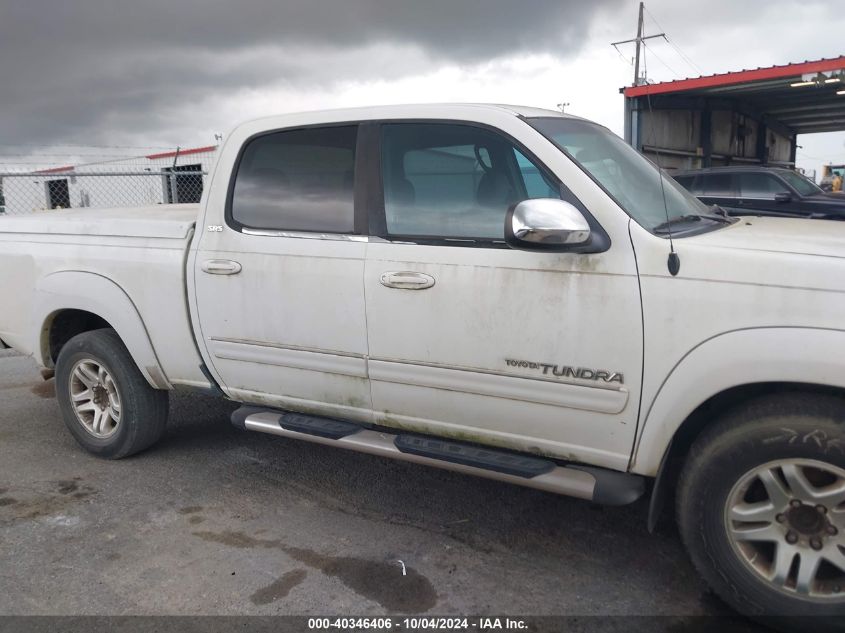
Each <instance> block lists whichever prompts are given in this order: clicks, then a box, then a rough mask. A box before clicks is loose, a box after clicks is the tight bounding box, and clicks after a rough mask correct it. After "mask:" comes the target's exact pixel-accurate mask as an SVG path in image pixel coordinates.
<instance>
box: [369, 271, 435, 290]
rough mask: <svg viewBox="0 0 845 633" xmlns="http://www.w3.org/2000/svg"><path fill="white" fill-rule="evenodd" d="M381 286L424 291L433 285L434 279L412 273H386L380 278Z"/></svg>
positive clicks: (422, 274)
mask: <svg viewBox="0 0 845 633" xmlns="http://www.w3.org/2000/svg"><path fill="white" fill-rule="evenodd" d="M380 281H381V285H382V286H387V287H388V288H399V289H401V290H425V289H426V288H431V287H432V286H433V285H434V277H432V276H431V275H426V274H425V273H415V272H413V271H407V270H405V271H399V272H387V273H383V274H382V276H381V280H380Z"/></svg>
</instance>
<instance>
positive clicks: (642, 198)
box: [527, 117, 708, 231]
mask: <svg viewBox="0 0 845 633" xmlns="http://www.w3.org/2000/svg"><path fill="white" fill-rule="evenodd" d="M527 121H528V123H529V124H531V125H532V126H533V127H534V128H535V129H536V130H537V131H539V132H540V133H541V134H543V136H545V137H546V138H548V139H549V140H550V141H552V142H553V143H554V144H555V145H557V146H558V147H559V148H560V149H562V150H563V151H564V152H565V153H566V154H568V155H569V157H570V158H572V159H573V160H574V161H575V162H576V163H578V164H579V165H580V166H581V167H582V168H583V169H584V170H585V171H586V172H587V173H588V174H589V175H590V176H592V178H593V179H594V180H595V181H596V182H598V184H599V185H601V186H602V187H603V188H604V190H605V191H607V193H608V194H610V195H611V196H612V197H613V199H614V200H616V202H617V203H618V204H619V206H621V207H622V208H623V209H624V210H625V211H626V212H627V213H628V214H629V215H630V216H631V217H632V218H633V219H634V220H636V221H637V223H639V224H640V225H641V226H643V227H644V228H646V229H648V230H649V231H653V230H654V229H655V228H657V227H660V226H663V225H665V224H666V223H667V221H672V222H675V221H677V220H679V219H682V218H690V217H691V218H692V219H693V220H700V219H701V218H699V217H697V216H703V217H707V213H708V208H707V207H706V206H705V205H704V204H703V203H702V202H700V201H699V200H698V198H696V197H695V196H693V195H692V194H690V193H689V192H688V191H687V190H686V189H684V188H683V187H681V186H680V185H679V184H678V183H677V182H675V180H674V179H673V178H671V177H670V176H668V175H666V174H665V173H662V172H661V171H660V170H659V169H658V168H657V166H656V165H655V164H654V163H652V162H651V161H649V160H648V159H646V158H645V157H644V156H642V155H641V154H640V153H639V152H637V151H636V150H635V149H634V148H633V147H631V146H630V145H628V144H627V143H626V142H625V141H623V140H622V139H621V138H619V137H618V136H616V135H615V134H613V133H612V132H611V131H610V130H608V129H606V128H603V127H601V126H600V125H597V124H595V123H591V122H589V121H584V120H580V119H566V118H562V117H549V118H531V119H527ZM661 179H662V180H663V186H662V188H661V182H660V181H661ZM661 189H662V190H661ZM664 194H665V199H666V203H665V206H664V202H663V200H664ZM696 224H698V223H696ZM690 228H692V226H691V227H690ZM677 230H682V228H681V226H680V222H679V226H678V229H677Z"/></svg>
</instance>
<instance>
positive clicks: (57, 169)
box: [35, 165, 76, 174]
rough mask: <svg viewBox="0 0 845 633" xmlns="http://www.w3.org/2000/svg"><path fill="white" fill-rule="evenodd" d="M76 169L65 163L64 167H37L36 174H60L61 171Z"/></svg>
mask: <svg viewBox="0 0 845 633" xmlns="http://www.w3.org/2000/svg"><path fill="white" fill-rule="evenodd" d="M74 169H76V167H74V166H73V165H66V166H64V167H51V168H50V169H39V170H38V171H36V172H35V173H36V174H60V173H63V172H68V171H73V170H74Z"/></svg>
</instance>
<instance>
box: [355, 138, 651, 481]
mask: <svg viewBox="0 0 845 633" xmlns="http://www.w3.org/2000/svg"><path fill="white" fill-rule="evenodd" d="M381 153H382V160H381V164H382V168H383V174H382V180H383V202H384V204H383V211H384V213H383V214H382V215H380V216H379V215H378V214H377V213H376V214H374V216H375V217H377V218H378V217H380V218H381V219H380V220H377V221H376V224H379V223H380V224H381V226H376V227H375V228H372V227H371V232H372V233H374V234H375V235H374V236H373V237H371V242H370V245H369V249H368V252H367V261H366V270H365V282H364V283H365V288H366V304H367V322H368V330H369V350H370V352H369V353H370V362H369V370H370V380H371V389H372V397H373V407H374V411H375V421H376V422H377V423H380V424H383V425H386V426H395V427H401V428H407V429H415V430H418V431H421V432H429V433H435V434H443V435H451V436H453V437H455V438H459V439H462V440H466V441H478V442H483V443H488V444H501V445H507V446H511V447H518V448H521V449H524V450H529V451H534V452H539V453H546V454H550V455H554V456H557V457H559V458H563V459H571V460H574V461H583V462H587V463H593V464H596V465H601V466H606V467H611V468H618V469H624V468H626V467H627V463H628V459H629V456H630V453H631V446H632V442H633V439H634V433H635V429H636V423H637V414H638V412H637V409H638V405H639V392H640V381H641V372H642V321H641V311H640V297H639V284H638V280H637V274H636V264H635V260H634V254H633V250H632V246H631V243H630V240H629V239H627V235H625V239H624V240H615V241H614V243H613V244H612V245H611V246H610V248H609V249H607V250H606V251H605V252H601V253H594V254H575V253H566V254H561V253H553V252H526V251H517V250H512V249H510V248H508V247H507V246H506V245H505V244H504V242H503V237H504V219H505V213H506V210H507V208H508V207H509V205H510V204H513V203H515V202H517V201H518V200H521V199H526V198H548V197H560V196H561V192H562V191H563V192H564V195H565V197H566V198H567V199H569V198H570V197H571V194H569V192H568V189H566V188H565V187H563V188H561V187H560V183H559V182H557V181H556V179H555V177H554V176H553V175H552V174H551V173H550V172H549V171H548V170H546V169H545V168H544V167H543V166H541V165H540V164H539V163H538V161H536V159H533V158H529V156H530V155H531V154H530V153H529V152H528V150H526V149H525V148H522V147H519V148H517V146H516V145H515V142H514V141H512V140H510V139H508V138H506V137H505V136H503V135H502V134H500V133H498V132H495V131H491V130H490V129H486V128H483V127H480V126H477V125H469V124H460V123H454V124H453V123H425V122H420V123H389V124H385V125H383V126H382V134H381ZM564 184H565V183H564ZM570 201H572V200H570ZM575 202H577V201H575ZM578 204H580V203H578ZM576 206H577V205H576ZM582 208H583V206H582ZM377 236H378V237H377ZM379 237H380V238H381V239H379Z"/></svg>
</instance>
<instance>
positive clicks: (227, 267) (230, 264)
mask: <svg viewBox="0 0 845 633" xmlns="http://www.w3.org/2000/svg"><path fill="white" fill-rule="evenodd" d="M202 270H203V272H205V273H208V274H210V275H237V274H238V273H239V272H241V265H240V263H238V262H235V261H232V260H231V259H207V260H205V261H204V262H203V263H202Z"/></svg>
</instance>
